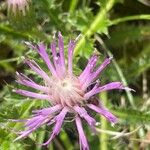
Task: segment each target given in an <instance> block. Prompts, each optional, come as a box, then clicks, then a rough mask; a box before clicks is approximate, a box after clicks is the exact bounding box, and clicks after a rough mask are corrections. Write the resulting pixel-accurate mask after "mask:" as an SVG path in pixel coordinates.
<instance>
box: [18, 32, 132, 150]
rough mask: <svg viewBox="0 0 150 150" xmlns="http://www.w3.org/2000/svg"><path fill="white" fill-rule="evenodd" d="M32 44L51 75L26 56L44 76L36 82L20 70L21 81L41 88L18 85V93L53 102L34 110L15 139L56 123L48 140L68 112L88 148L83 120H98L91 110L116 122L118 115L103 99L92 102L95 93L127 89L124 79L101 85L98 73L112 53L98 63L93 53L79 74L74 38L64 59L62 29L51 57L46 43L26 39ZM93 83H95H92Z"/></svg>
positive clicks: (57, 130)
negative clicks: (90, 112)
mask: <svg viewBox="0 0 150 150" xmlns="http://www.w3.org/2000/svg"><path fill="white" fill-rule="evenodd" d="M27 44H28V45H29V46H30V47H32V48H33V49H35V50H37V52H38V53H39V55H40V56H41V58H42V59H43V61H44V62H45V64H46V66H47V68H48V69H49V70H50V72H51V76H49V75H48V74H47V73H46V72H45V71H44V70H43V69H42V68H41V67H40V66H39V65H38V64H37V63H36V62H35V61H33V60H28V59H26V60H25V63H26V64H27V65H28V66H29V67H30V68H31V69H32V70H33V71H34V72H35V73H36V74H37V75H39V77H41V78H42V79H43V85H40V84H38V83H35V82H34V81H33V80H31V79H30V78H28V77H27V76H25V75H24V74H22V73H17V77H18V81H17V82H18V83H19V84H22V85H25V86H27V87H31V88H33V89H36V90H38V91H39V92H37V93H35V92H30V91H27V90H22V89H18V90H15V92H16V93H18V94H20V95H23V96H26V97H31V98H35V99H40V100H47V101H48V102H49V104H50V106H49V107H48V108H44V109H41V110H35V111H33V113H34V115H33V117H31V118H30V119H27V120H25V127H26V130H25V131H23V132H21V133H20V136H19V137H17V138H16V139H15V140H18V139H21V138H24V137H27V136H28V135H29V134H30V133H31V132H33V131H34V130H36V129H37V128H39V127H41V126H42V125H44V124H46V125H48V126H49V125H52V124H54V127H53V131H52V133H51V135H50V137H49V139H48V141H47V142H45V143H43V145H47V144H49V143H50V142H51V140H52V139H53V138H54V137H55V136H56V135H58V134H59V132H60V130H61V127H62V124H63V121H64V120H65V116H66V115H67V114H69V113H71V114H74V122H75V123H76V127H77V130H78V133H79V141H80V149H83V150H89V146H88V142H87V139H86V136H85V134H84V131H83V127H82V120H85V121H86V122H87V124H88V125H89V126H90V127H91V128H92V129H95V125H96V120H95V119H94V118H93V117H91V116H90V114H89V112H88V111H89V110H92V111H94V112H96V113H98V114H100V115H102V116H104V117H105V118H106V119H107V120H108V121H110V122H111V123H114V124H115V123H116V122H117V118H116V117H115V116H114V115H113V114H112V113H111V112H109V111H108V110H107V109H106V108H105V107H104V106H102V104H101V103H98V104H95V103H94V102H91V99H92V98H93V96H95V95H96V94H98V93H101V92H103V91H108V90H113V89H119V90H120V89H128V90H132V89H130V88H128V87H125V86H123V84H122V83H121V82H111V83H108V84H106V85H103V86H101V85H100V84H99V81H98V80H97V78H98V76H99V74H100V73H101V72H102V71H103V70H104V69H105V68H106V67H107V65H109V64H110V63H111V60H112V57H110V58H106V59H105V60H104V62H103V63H102V64H101V65H100V66H99V67H96V63H97V61H98V57H97V55H93V56H92V57H91V58H90V59H89V62H88V64H87V66H86V67H85V69H84V70H83V72H82V73H81V74H80V75H79V76H76V75H75V74H73V51H74V48H75V44H76V41H74V40H71V41H70V42H69V44H68V59H67V61H66V60H65V54H64V43H63V37H62V35H61V33H60V32H59V33H58V51H57V50H56V43H55V41H54V42H52V43H51V52H52V59H50V58H49V55H48V53H47V51H46V46H45V45H44V44H43V43H40V44H38V45H37V46H34V45H31V44H30V43H27ZM91 85H94V86H91Z"/></svg>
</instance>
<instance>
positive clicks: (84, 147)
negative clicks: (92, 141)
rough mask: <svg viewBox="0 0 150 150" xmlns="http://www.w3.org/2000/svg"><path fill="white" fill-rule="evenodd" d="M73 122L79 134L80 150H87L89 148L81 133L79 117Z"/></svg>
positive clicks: (82, 132)
mask: <svg viewBox="0 0 150 150" xmlns="http://www.w3.org/2000/svg"><path fill="white" fill-rule="evenodd" d="M75 121H76V126H77V130H78V134H79V141H80V150H89V149H90V148H89V145H88V142H87V139H86V136H85V134H84V131H83V127H82V123H81V119H80V118H79V117H76V119H75Z"/></svg>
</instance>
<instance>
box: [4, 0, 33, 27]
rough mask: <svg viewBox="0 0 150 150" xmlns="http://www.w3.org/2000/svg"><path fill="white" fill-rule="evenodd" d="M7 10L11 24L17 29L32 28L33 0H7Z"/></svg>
mask: <svg viewBox="0 0 150 150" xmlns="http://www.w3.org/2000/svg"><path fill="white" fill-rule="evenodd" d="M7 12H8V19H9V21H10V24H11V25H12V26H13V27H15V28H17V29H28V28H30V29H31V25H33V21H34V15H33V14H34V13H33V12H34V11H33V7H32V2H31V0H7Z"/></svg>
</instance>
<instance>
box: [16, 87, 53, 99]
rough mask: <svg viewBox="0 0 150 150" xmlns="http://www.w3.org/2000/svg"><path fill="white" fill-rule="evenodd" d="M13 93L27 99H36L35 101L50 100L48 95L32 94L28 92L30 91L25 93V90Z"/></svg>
mask: <svg viewBox="0 0 150 150" xmlns="http://www.w3.org/2000/svg"><path fill="white" fill-rule="evenodd" d="M13 91H14V92H16V93H18V94H20V95H23V96H27V97H32V98H36V99H41V100H43V99H44V100H51V97H50V95H46V94H39V93H34V92H30V91H26V90H20V89H18V90H13Z"/></svg>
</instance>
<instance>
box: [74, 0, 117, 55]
mask: <svg viewBox="0 0 150 150" xmlns="http://www.w3.org/2000/svg"><path fill="white" fill-rule="evenodd" d="M114 3H115V0H109V1H108V2H107V3H106V5H105V7H104V8H102V9H100V11H99V12H98V14H97V15H96V17H95V19H94V20H93V22H92V24H91V25H90V27H87V30H86V32H85V34H84V35H83V36H82V38H81V39H80V40H79V42H78V44H77V45H76V48H75V55H77V54H78V52H79V50H80V48H81V47H82V46H83V45H84V44H85V38H86V37H87V38H89V37H90V36H91V35H92V34H94V33H95V32H97V30H99V26H101V24H102V23H103V21H104V19H105V17H106V14H107V12H108V11H109V10H110V9H111V8H112V7H113V5H114Z"/></svg>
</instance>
